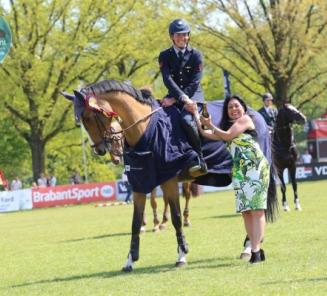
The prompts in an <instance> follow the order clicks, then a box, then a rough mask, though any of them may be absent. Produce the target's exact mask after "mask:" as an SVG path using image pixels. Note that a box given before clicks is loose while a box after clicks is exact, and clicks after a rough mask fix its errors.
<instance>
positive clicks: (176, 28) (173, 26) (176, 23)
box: [169, 19, 191, 35]
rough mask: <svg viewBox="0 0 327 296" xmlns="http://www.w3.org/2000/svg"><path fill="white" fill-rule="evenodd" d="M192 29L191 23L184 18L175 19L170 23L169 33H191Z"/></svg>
mask: <svg viewBox="0 0 327 296" xmlns="http://www.w3.org/2000/svg"><path fill="white" fill-rule="evenodd" d="M190 31H191V29H190V26H189V24H188V23H187V22H186V21H185V20H183V19H176V20H173V21H172V22H171V23H170V25H169V35H174V34H175V33H190Z"/></svg>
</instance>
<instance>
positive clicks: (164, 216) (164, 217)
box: [159, 192, 169, 230]
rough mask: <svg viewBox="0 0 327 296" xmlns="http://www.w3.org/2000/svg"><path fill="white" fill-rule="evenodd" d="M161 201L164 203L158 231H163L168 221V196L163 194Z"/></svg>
mask: <svg viewBox="0 0 327 296" xmlns="http://www.w3.org/2000/svg"><path fill="white" fill-rule="evenodd" d="M163 201H164V210H163V216H162V221H161V223H160V226H159V228H160V230H163V229H165V228H166V227H167V222H168V221H169V202H168V196H167V195H166V194H165V192H163Z"/></svg>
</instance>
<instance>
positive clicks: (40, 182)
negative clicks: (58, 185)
mask: <svg viewBox="0 0 327 296" xmlns="http://www.w3.org/2000/svg"><path fill="white" fill-rule="evenodd" d="M37 185H38V186H39V187H47V185H48V182H47V178H46V176H45V174H44V173H41V174H40V177H39V178H38V179H37Z"/></svg>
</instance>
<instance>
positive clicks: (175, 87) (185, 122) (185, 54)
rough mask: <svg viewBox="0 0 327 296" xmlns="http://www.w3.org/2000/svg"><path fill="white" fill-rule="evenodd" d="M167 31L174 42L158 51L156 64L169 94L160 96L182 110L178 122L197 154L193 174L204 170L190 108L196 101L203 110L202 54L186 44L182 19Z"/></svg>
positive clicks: (187, 37)
mask: <svg viewBox="0 0 327 296" xmlns="http://www.w3.org/2000/svg"><path fill="white" fill-rule="evenodd" d="M169 35H170V39H171V40H172V43H173V46H171V47H170V48H168V49H166V50H164V51H162V52H160V55H159V66H160V71H161V74H162V78H163V82H164V84H165V86H166V87H167V89H168V94H167V95H166V96H165V97H164V98H163V100H162V106H163V107H169V106H171V105H173V104H175V103H176V105H177V106H178V108H179V109H180V110H181V118H182V119H181V124H182V127H183V129H184V131H185V133H186V136H187V139H188V141H189V143H190V144H191V146H192V147H193V149H194V150H195V151H196V152H197V154H198V161H197V163H196V164H195V165H194V166H192V167H191V168H190V169H189V172H190V174H191V175H192V176H194V177H198V176H201V175H204V174H206V173H207V165H206V163H205V161H204V159H203V154H202V150H201V139H200V136H199V132H198V129H197V125H196V123H195V121H194V117H193V115H192V114H191V113H190V112H189V110H190V109H189V108H190V107H191V106H192V105H193V104H196V103H197V105H198V107H199V111H201V110H202V103H203V101H204V95H203V91H202V89H201V86H200V81H201V78H202V71H203V58H202V54H201V52H200V51H198V50H197V49H195V48H192V47H191V46H190V45H189V41H190V26H189V25H188V23H187V22H186V21H185V20H183V19H176V20H174V21H173V22H171V23H170V25H169Z"/></svg>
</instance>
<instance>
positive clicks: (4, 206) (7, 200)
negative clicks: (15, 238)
mask: <svg viewBox="0 0 327 296" xmlns="http://www.w3.org/2000/svg"><path fill="white" fill-rule="evenodd" d="M18 210H19V198H18V195H17V194H16V195H15V191H0V213H3V212H13V211H18Z"/></svg>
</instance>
